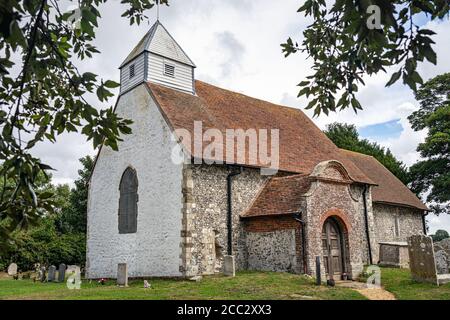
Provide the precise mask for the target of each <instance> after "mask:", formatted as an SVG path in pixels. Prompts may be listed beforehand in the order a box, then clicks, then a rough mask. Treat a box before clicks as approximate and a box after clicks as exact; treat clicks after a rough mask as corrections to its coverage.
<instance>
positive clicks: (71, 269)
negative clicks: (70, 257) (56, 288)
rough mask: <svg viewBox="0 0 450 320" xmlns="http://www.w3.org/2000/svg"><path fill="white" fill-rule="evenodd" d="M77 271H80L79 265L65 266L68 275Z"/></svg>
mask: <svg viewBox="0 0 450 320" xmlns="http://www.w3.org/2000/svg"><path fill="white" fill-rule="evenodd" d="M77 271H80V267H79V266H76V265H69V266H67V269H66V273H67V274H68V275H70V274H72V273H75V272H77Z"/></svg>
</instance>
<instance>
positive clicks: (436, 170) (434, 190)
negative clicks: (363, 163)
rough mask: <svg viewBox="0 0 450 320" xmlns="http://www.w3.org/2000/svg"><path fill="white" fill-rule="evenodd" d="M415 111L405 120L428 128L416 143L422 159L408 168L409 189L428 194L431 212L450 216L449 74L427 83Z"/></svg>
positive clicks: (417, 129) (420, 93)
mask: <svg viewBox="0 0 450 320" xmlns="http://www.w3.org/2000/svg"><path fill="white" fill-rule="evenodd" d="M416 100H417V101H419V103H420V108H419V110H418V111H416V112H414V113H413V114H412V115H411V116H410V117H409V118H408V119H409V121H410V122H411V125H412V127H413V129H414V130H416V131H420V130H423V129H427V130H428V133H427V137H426V138H425V142H423V143H421V144H419V146H418V148H417V151H418V152H420V155H421V157H422V158H423V159H424V160H421V161H419V162H417V163H416V164H414V165H413V166H412V167H411V168H410V171H411V177H412V184H411V186H412V189H413V190H414V191H415V192H416V193H417V194H419V195H427V196H426V197H427V202H428V203H429V204H430V207H431V209H432V210H433V212H434V213H436V214H440V213H443V212H446V213H450V73H445V74H443V75H440V76H437V77H435V78H433V79H431V80H430V81H428V82H426V83H425V84H424V85H423V86H422V87H421V88H420V89H419V90H418V91H417V93H416Z"/></svg>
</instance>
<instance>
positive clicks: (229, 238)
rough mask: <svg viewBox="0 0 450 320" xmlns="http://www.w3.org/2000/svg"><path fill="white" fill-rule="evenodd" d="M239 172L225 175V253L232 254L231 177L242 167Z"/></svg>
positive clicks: (238, 173)
mask: <svg viewBox="0 0 450 320" xmlns="http://www.w3.org/2000/svg"><path fill="white" fill-rule="evenodd" d="M239 168H240V169H239V172H231V173H229V174H228V175H227V204H228V210H227V243H228V247H227V254H228V255H229V256H231V255H233V212H232V210H233V203H232V187H233V177H235V176H238V175H240V174H241V173H242V172H243V171H244V168H243V167H239Z"/></svg>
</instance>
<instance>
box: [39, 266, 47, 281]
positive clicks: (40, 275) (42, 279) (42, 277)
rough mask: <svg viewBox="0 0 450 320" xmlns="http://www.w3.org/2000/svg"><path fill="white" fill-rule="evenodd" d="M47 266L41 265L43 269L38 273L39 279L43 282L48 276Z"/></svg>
mask: <svg viewBox="0 0 450 320" xmlns="http://www.w3.org/2000/svg"><path fill="white" fill-rule="evenodd" d="M45 270H46V269H45V267H41V269H40V270H39V275H38V279H39V281H41V282H44V281H45V280H46V277H45Z"/></svg>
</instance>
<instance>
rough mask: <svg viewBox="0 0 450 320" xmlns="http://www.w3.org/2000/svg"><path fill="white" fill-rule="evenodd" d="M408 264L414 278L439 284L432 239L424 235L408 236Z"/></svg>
mask: <svg viewBox="0 0 450 320" xmlns="http://www.w3.org/2000/svg"><path fill="white" fill-rule="evenodd" d="M408 251H409V265H410V268H411V274H412V277H413V279H414V280H416V281H419V282H430V283H434V284H437V285H439V283H438V278H437V272H436V262H435V256H434V248H433V240H432V239H431V237H427V236H424V235H414V236H411V237H409V238H408Z"/></svg>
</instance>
